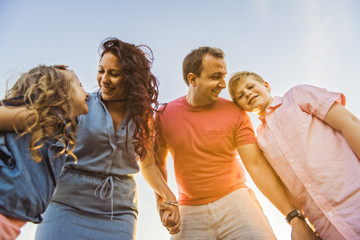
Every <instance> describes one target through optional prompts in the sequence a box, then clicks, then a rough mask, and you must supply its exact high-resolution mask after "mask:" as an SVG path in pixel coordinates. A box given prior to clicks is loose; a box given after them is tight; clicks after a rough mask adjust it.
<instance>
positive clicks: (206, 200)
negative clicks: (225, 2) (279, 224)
mask: <svg viewBox="0 0 360 240" xmlns="http://www.w3.org/2000/svg"><path fill="white" fill-rule="evenodd" d="M226 74H227V70H226V64H225V61H224V53H223V52H222V50H220V49H218V48H211V47H200V48H198V49H194V50H193V51H192V52H191V53H190V54H188V55H187V56H186V57H185V59H184V62H183V77H184V80H185V82H186V84H187V85H188V86H189V90H188V94H187V95H186V96H183V97H180V98H178V99H176V100H174V101H172V102H170V103H168V104H166V105H165V106H164V107H162V109H160V111H159V113H158V114H157V116H156V122H157V124H158V132H157V133H158V134H157V137H156V139H157V144H156V149H155V151H156V155H157V156H156V159H157V165H158V167H159V169H160V170H161V172H162V173H163V175H164V177H165V178H166V177H167V169H166V160H167V155H168V152H169V151H170V153H171V155H172V158H173V161H174V169H175V177H176V182H177V186H178V190H179V204H180V206H179V207H180V214H181V231H180V233H178V234H176V235H173V236H172V239H204V240H205V239H206V240H209V239H240V238H242V239H275V236H274V233H273V231H272V229H271V227H270V225H269V223H268V220H267V219H266V217H265V215H264V213H263V211H262V209H261V207H260V205H259V203H258V201H257V199H256V197H255V196H254V194H253V192H252V190H251V189H249V188H248V187H247V186H246V184H245V180H246V179H245V173H244V172H245V171H244V169H243V167H242V165H241V164H240V162H239V159H238V154H239V155H240V157H241V160H242V162H243V164H244V166H245V167H246V169H247V171H248V172H249V174H250V175H251V177H252V178H253V180H254V182H255V184H256V185H257V186H258V188H259V189H260V190H261V191H262V192H263V193H264V195H265V196H266V197H267V198H268V199H269V200H270V201H271V202H272V203H273V204H274V205H275V206H276V207H277V208H278V209H279V210H280V211H281V212H282V213H283V214H284V215H286V214H288V213H289V212H293V210H294V209H295V207H294V205H293V204H292V203H291V202H290V200H289V198H288V196H287V194H286V191H285V190H284V189H283V184H282V182H281V181H280V180H279V178H278V177H277V175H276V174H275V173H274V171H273V169H272V168H271V167H270V165H269V164H268V163H267V161H266V159H265V158H264V156H263V154H262V153H261V151H260V150H259V148H258V145H257V144H256V139H255V136H254V132H253V129H252V125H251V122H250V120H249V117H248V115H247V113H245V112H244V111H243V110H241V109H240V108H238V107H237V106H236V105H235V104H233V103H232V102H231V101H229V100H226V99H223V98H220V97H218V95H219V94H220V92H221V91H222V90H223V89H224V88H225V87H226V83H225V80H224V78H225V76H226ZM163 201H164V200H163V199H161V198H160V197H159V196H157V203H158V206H159V205H160V203H162V202H163ZM164 214H167V213H166V212H165V213H164V211H160V216H161V217H164ZM291 223H292V226H293V232H292V237H293V239H316V236H315V234H314V233H313V232H312V230H311V229H310V228H309V226H308V225H307V223H306V222H305V221H304V220H303V219H302V218H300V217H296V218H295V219H294V220H292V222H291Z"/></svg>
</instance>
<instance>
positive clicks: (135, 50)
mask: <svg viewBox="0 0 360 240" xmlns="http://www.w3.org/2000/svg"><path fill="white" fill-rule="evenodd" d="M143 49H146V50H147V52H145V51H143ZM99 50H100V56H101V58H102V57H103V56H104V54H105V53H108V52H110V53H112V54H114V55H115V56H116V57H117V59H118V60H119V63H120V65H121V69H120V72H121V82H122V83H124V86H125V92H126V94H127V96H126V98H127V101H126V112H127V117H126V119H125V123H126V125H128V123H129V121H130V120H132V121H133V122H134V124H135V131H134V135H133V139H134V140H135V141H134V142H133V145H134V147H135V152H136V153H137V154H138V156H139V157H140V159H143V158H144V157H145V155H146V152H147V149H146V148H147V145H148V143H149V140H150V138H152V137H153V136H152V135H153V129H152V128H153V127H152V125H153V115H154V112H155V111H156V109H157V108H158V106H159V103H158V94H159V89H158V80H157V79H156V77H155V76H154V75H153V74H152V72H151V71H150V68H151V66H152V61H153V53H152V51H151V49H150V48H149V47H148V46H146V45H139V46H135V45H133V44H129V43H126V42H123V41H121V40H119V39H117V38H108V39H105V40H104V42H103V43H102V44H101V46H100V49H99ZM126 129H127V128H126ZM127 136H128V132H127V130H126V137H127ZM126 143H127V141H126Z"/></svg>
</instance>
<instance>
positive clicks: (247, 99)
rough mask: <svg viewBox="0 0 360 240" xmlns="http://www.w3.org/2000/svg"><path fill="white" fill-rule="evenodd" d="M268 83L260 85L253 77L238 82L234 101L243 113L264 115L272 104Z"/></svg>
mask: <svg viewBox="0 0 360 240" xmlns="http://www.w3.org/2000/svg"><path fill="white" fill-rule="evenodd" d="M270 91H271V88H270V85H269V83H267V82H265V83H264V84H263V83H260V82H259V81H256V80H255V79H254V78H253V76H249V77H247V78H246V79H245V80H243V81H241V82H239V83H238V84H237V86H236V89H235V100H236V102H237V104H239V106H240V107H241V108H243V109H244V110H245V111H248V112H255V113H257V114H259V115H263V114H265V110H266V108H267V107H269V106H270V104H271V102H272V96H271V94H270Z"/></svg>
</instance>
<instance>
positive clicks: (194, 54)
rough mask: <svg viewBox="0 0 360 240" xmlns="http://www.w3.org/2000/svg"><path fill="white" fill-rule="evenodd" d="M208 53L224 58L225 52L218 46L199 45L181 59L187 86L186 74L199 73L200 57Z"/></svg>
mask: <svg viewBox="0 0 360 240" xmlns="http://www.w3.org/2000/svg"><path fill="white" fill-rule="evenodd" d="M206 54H209V55H211V56H213V57H216V58H224V56H225V54H224V52H223V51H222V50H221V49H220V48H214V47H199V48H196V49H193V50H192V51H191V52H190V53H189V54H188V55H187V56H186V57H185V58H184V61H183V78H184V81H185V83H186V84H187V85H188V86H189V81H188V79H187V76H188V74H189V73H194V74H195V75H196V76H197V77H199V76H200V75H201V71H202V69H203V68H202V59H203V57H204V56H205V55H206Z"/></svg>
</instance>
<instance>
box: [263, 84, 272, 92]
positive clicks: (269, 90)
mask: <svg viewBox="0 0 360 240" xmlns="http://www.w3.org/2000/svg"><path fill="white" fill-rule="evenodd" d="M264 85H265V88H266V90H267V91H268V92H271V87H270V84H269V83H268V82H264Z"/></svg>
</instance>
